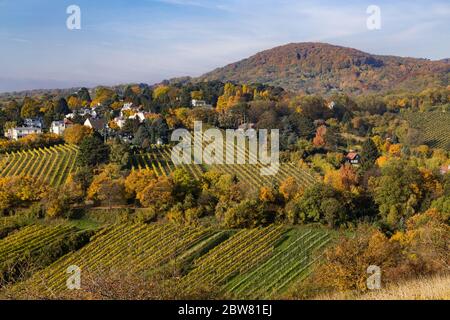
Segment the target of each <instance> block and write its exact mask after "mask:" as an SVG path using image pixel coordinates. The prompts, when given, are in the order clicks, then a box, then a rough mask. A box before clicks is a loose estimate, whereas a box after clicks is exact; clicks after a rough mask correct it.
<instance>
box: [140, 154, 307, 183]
mask: <svg viewBox="0 0 450 320" xmlns="http://www.w3.org/2000/svg"><path fill="white" fill-rule="evenodd" d="M237 155H245V157H246V159H249V158H250V157H249V155H248V152H244V150H243V148H237ZM252 160H254V159H252ZM255 162H256V161H255ZM133 167H134V168H136V169H141V168H147V169H152V170H153V171H154V172H155V174H156V175H158V176H161V175H166V176H167V175H170V173H171V172H173V171H174V170H175V169H176V168H177V166H175V164H173V162H172V159H171V149H170V148H169V147H168V146H164V147H155V148H154V149H153V150H152V152H150V153H147V154H143V155H142V154H141V155H136V156H135V157H134V159H133ZM178 167H180V168H182V169H185V170H186V171H187V172H188V173H189V174H191V176H192V177H194V178H195V179H200V177H201V176H202V174H203V173H204V172H205V171H206V170H208V169H215V170H218V171H220V172H222V173H227V174H231V175H236V176H237V178H238V179H239V181H243V182H246V183H248V184H249V186H251V187H261V186H272V185H274V184H276V183H280V181H283V180H284V179H286V178H288V177H293V178H295V179H296V180H297V183H298V184H300V185H304V186H308V185H311V184H313V183H314V182H315V181H316V178H315V177H314V176H313V175H312V174H311V173H310V172H308V171H307V170H305V169H302V168H299V167H297V166H295V165H294V164H291V163H280V167H279V169H278V172H277V173H275V174H274V175H266V176H263V175H261V172H260V170H261V168H263V167H264V166H263V165H262V164H261V163H257V164H214V165H198V164H182V165H180V166H178Z"/></svg>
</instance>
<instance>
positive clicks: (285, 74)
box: [199, 43, 450, 93]
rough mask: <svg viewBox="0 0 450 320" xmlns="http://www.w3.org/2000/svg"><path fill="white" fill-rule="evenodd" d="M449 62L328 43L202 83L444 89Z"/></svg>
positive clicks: (266, 56) (275, 53)
mask: <svg viewBox="0 0 450 320" xmlns="http://www.w3.org/2000/svg"><path fill="white" fill-rule="evenodd" d="M449 72H450V65H449V64H448V61H446V60H441V61H430V60H426V59H415V58H403V57H395V56H382V55H373V54H369V53H365V52H362V51H359V50H356V49H351V48H346V47H340V46H334V45H330V44H326V43H292V44H288V45H284V46H280V47H276V48H273V49H270V50H266V51H263V52H260V53H257V54H256V55H254V56H251V57H249V58H247V59H244V60H241V61H239V62H235V63H232V64H230V65H227V66H225V67H223V68H218V69H216V70H214V71H212V72H209V73H206V74H205V75H203V76H201V77H200V78H199V80H200V81H205V80H206V81H211V80H220V81H235V82H239V83H263V84H268V85H273V86H280V87H283V88H284V89H286V90H293V91H303V92H307V93H326V92H329V91H332V90H336V91H339V92H346V93H368V92H380V91H390V90H394V89H397V90H399V89H404V90H418V91H419V90H423V89H426V88H430V87H433V86H440V85H444V86H446V85H448V83H449Z"/></svg>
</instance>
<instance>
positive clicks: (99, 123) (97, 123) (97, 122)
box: [85, 118, 106, 131]
mask: <svg viewBox="0 0 450 320" xmlns="http://www.w3.org/2000/svg"><path fill="white" fill-rule="evenodd" d="M88 121H89V123H90V124H91V127H92V128H93V129H94V130H97V131H98V130H103V129H104V128H105V125H106V121H105V120H104V119H93V118H90V119H87V120H86V122H85V124H86V123H87V122H88Z"/></svg>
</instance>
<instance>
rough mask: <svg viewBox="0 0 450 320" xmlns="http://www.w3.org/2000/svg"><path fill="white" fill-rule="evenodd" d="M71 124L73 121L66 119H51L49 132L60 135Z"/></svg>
mask: <svg viewBox="0 0 450 320" xmlns="http://www.w3.org/2000/svg"><path fill="white" fill-rule="evenodd" d="M71 125H73V123H72V121H70V120H68V119H64V120H60V121H53V122H52V124H51V125H50V132H51V133H54V134H57V135H60V136H61V135H63V133H64V131H65V130H66V129H67V128H68V127H70V126H71Z"/></svg>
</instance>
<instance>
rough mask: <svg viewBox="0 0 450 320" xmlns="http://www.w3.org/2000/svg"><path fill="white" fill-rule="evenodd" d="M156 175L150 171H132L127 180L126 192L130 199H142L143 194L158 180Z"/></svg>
mask: <svg viewBox="0 0 450 320" xmlns="http://www.w3.org/2000/svg"><path fill="white" fill-rule="evenodd" d="M157 179H158V178H157V176H156V174H155V173H154V172H153V170H150V169H141V170H132V171H131V173H130V174H129V175H128V176H127V177H126V179H125V192H126V193H127V198H129V199H134V198H136V199H139V198H141V192H143V191H144V190H145V188H147V187H148V186H149V185H151V184H153V183H154V182H155V180H157Z"/></svg>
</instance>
